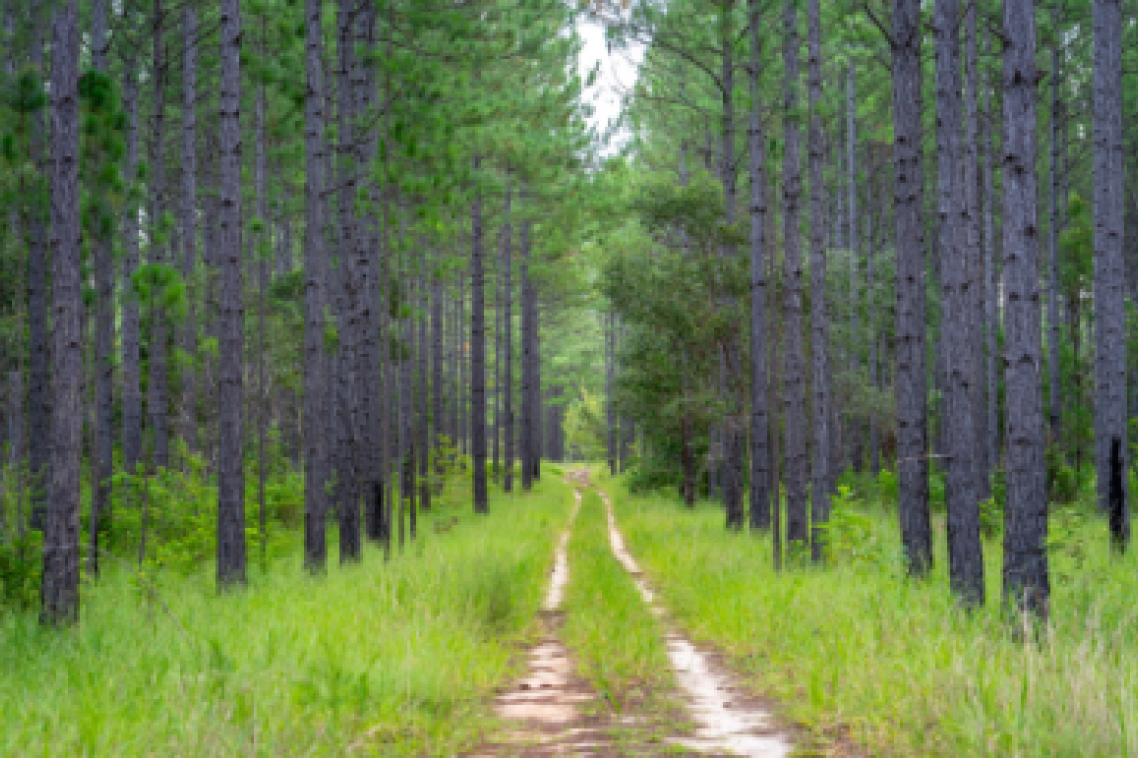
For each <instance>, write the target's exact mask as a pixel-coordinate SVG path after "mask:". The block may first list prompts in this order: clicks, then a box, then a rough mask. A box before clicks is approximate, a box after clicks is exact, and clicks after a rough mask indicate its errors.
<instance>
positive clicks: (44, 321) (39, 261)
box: [22, 4, 52, 530]
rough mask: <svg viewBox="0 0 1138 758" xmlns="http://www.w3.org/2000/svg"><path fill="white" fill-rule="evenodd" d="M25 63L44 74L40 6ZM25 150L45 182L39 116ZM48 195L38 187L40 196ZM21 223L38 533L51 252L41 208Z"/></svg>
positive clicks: (45, 480) (48, 419)
mask: <svg viewBox="0 0 1138 758" xmlns="http://www.w3.org/2000/svg"><path fill="white" fill-rule="evenodd" d="M31 11H32V13H33V14H34V15H33V16H32V18H31V23H30V32H31V40H30V42H29V50H28V58H29V62H30V63H31V65H32V66H33V67H35V68H38V69H39V70H40V71H41V72H43V70H44V44H43V34H44V27H45V26H46V25H47V24H46V21H47V19H46V18H45V14H46V12H47V9H46V7H45V6H42V5H40V4H36V5H34V6H33V7H32V9H31ZM29 120H30V121H31V124H30V132H31V135H30V139H29V143H30V144H29V148H30V152H31V156H30V157H31V160H32V164H33V165H34V166H36V167H37V168H39V170H40V174H41V176H46V175H47V173H48V166H47V160H46V156H45V154H44V147H45V144H46V142H47V140H46V139H45V137H46V135H47V133H48V132H47V130H46V129H45V126H44V115H43V111H42V110H37V111H35V112H34V113H32V114H31V116H30V118H29ZM47 191H49V190H48V189H47V186H46V182H45V183H44V192H45V194H46V192H47ZM25 213H26V214H27V215H26V218H25V219H24V223H23V224H22V227H23V229H24V230H25V232H26V233H27V235H28V340H29V345H30V352H31V355H30V360H29V361H28V406H29V409H28V411H29V412H28V425H29V428H28V464H29V468H30V473H31V482H30V484H31V526H32V528H33V529H39V530H42V529H44V521H45V518H46V513H47V510H46V509H47V499H48V494H49V490H50V487H51V479H52V472H51V461H52V452H51V442H52V399H51V353H50V349H51V332H50V326H49V320H48V319H49V315H48V314H49V311H50V308H51V302H50V297H49V292H50V289H49V288H50V286H51V285H50V281H51V280H50V278H49V274H50V272H51V265H52V263H51V248H50V247H49V241H48V224H49V219H48V214H47V210H46V209H45V208H44V206H43V204H42V203H37V202H34V201H33V202H30V203H28V204H27V205H26V206H25Z"/></svg>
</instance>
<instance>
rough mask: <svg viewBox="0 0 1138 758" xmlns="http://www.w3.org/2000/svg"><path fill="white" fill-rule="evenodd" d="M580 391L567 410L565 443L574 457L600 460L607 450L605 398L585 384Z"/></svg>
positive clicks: (564, 424)
mask: <svg viewBox="0 0 1138 758" xmlns="http://www.w3.org/2000/svg"><path fill="white" fill-rule="evenodd" d="M580 392H581V396H580V398H578V399H577V400H574V401H573V402H572V403H570V404H569V407H568V408H567V409H566V411H565V421H564V423H563V428H564V430H565V444H566V447H567V450H568V451H569V452H570V454H571V455H572V456H573V458H574V459H577V460H586V461H596V460H600V459H601V458H603V457H604V456H605V450H606V437H605V435H606V434H607V432H606V426H605V412H604V407H603V400H604V398H602V397H601V396H600V395H596V394H593V393H591V392H589V390H588V388H586V387H584V386H582V387H581V390H580Z"/></svg>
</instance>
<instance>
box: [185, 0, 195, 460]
mask: <svg viewBox="0 0 1138 758" xmlns="http://www.w3.org/2000/svg"><path fill="white" fill-rule="evenodd" d="M182 19H183V20H182V27H183V28H182V32H183V38H184V40H185V43H184V44H185V51H184V53H183V58H182V277H183V279H184V280H185V282H186V284H187V297H186V320H185V323H184V324H183V331H182V350H183V351H184V352H185V354H186V357H187V358H188V359H189V360H188V361H187V362H186V367H185V369H184V370H183V371H182V405H183V411H182V413H183V414H184V422H185V423H184V426H183V429H182V438H183V439H184V440H185V441H186V444H187V446H188V447H189V449H190V451H191V452H194V451H197V450H198V449H199V443H198V420H197V403H198V400H197V372H196V366H197V362H196V360H195V358H196V356H197V345H198V331H197V330H198V327H197V311H196V309H197V298H196V297H195V295H196V292H195V291H194V288H193V287H190V284H191V282H193V281H194V276H195V269H196V268H197V224H196V219H195V214H196V213H197V202H198V198H197V194H198V188H197V178H198V169H197V161H198V158H197V116H196V111H195V109H196V105H195V100H196V98H197V52H198V48H197V45H198V42H197V36H198V14H197V11H196V10H194V9H193V8H186V10H185V11H184V15H183V17H182Z"/></svg>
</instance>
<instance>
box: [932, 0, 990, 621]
mask: <svg viewBox="0 0 1138 758" xmlns="http://www.w3.org/2000/svg"><path fill="white" fill-rule="evenodd" d="M935 15H936V21H935V27H936V44H937V50H936V88H937V104H936V115H937V172H938V182H937V183H938V199H939V213H940V260H941V266H940V268H941V271H940V273H941V292H942V295H941V303H942V305H941V307H942V309H943V314H944V315H943V321H942V323H943V327H942V336H941V339H942V340H943V341H944V358H945V368H946V373H945V376H946V379H947V384H946V387H945V398H944V418H945V419H950V420H951V423H949V424H947V425H946V428H945V432H946V433H945V442H946V453H947V455H948V458H947V464H948V465H947V477H946V488H945V489H946V499H947V501H948V563H949V580H950V584H951V586H952V590H953V592H954V593H956V595H957V596H958V597H959V598H960V599H961V600H962V601H963V602H964V604H965V605H967V606H975V605H982V604H983V602H984V561H983V555H982V548H981V544H980V512H979V508H978V501H977V491H976V439H977V437H976V423H975V422H976V416H975V413H974V410H973V405H974V395H975V393H974V385H973V380H974V373H975V372H974V371H973V370H972V360H971V359H972V347H973V346H972V342H973V341H974V335H973V334H972V333H971V332H970V320H971V315H970V314H969V312H968V311H969V309H970V308H971V306H972V295H971V291H972V289H973V288H971V282H970V281H969V276H970V273H971V272H970V270H969V262H970V260H971V250H970V249H969V247H968V243H969V242H970V241H971V240H970V239H969V237H968V235H967V233H966V232H967V227H968V209H967V207H966V203H965V201H964V200H965V198H964V195H965V193H964V187H963V180H962V177H961V169H960V167H961V159H962V154H961V144H960V142H961V124H960V116H961V113H960V111H961V102H960V97H961V96H960V39H959V34H958V32H959V22H960V18H961V17H960V4H959V2H958V0H937V2H936V12H935Z"/></svg>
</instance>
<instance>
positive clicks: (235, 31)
mask: <svg viewBox="0 0 1138 758" xmlns="http://www.w3.org/2000/svg"><path fill="white" fill-rule="evenodd" d="M220 32H221V102H220V107H219V114H220V135H219V137H220V138H219V150H220V152H221V176H220V181H219V187H218V189H219V191H220V203H219V207H218V216H219V219H218V220H219V229H218V232H219V233H218V243H219V244H218V247H219V249H218V258H219V261H220V268H221V297H220V305H221V312H220V314H219V329H218V331H219V333H220V335H221V340H220V349H219V365H218V390H217V400H218V462H217V469H218V470H217V582H218V586H219V587H220V588H222V589H224V588H227V587H230V586H233V585H236V584H244V583H245V486H244V471H243V467H242V458H243V456H242V445H241V442H242V434H241V431H242V416H243V407H242V405H243V403H244V390H243V382H242V370H241V369H242V348H243V346H244V310H245V309H244V302H243V297H242V270H241V12H240V2H239V0H221V14H220Z"/></svg>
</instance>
